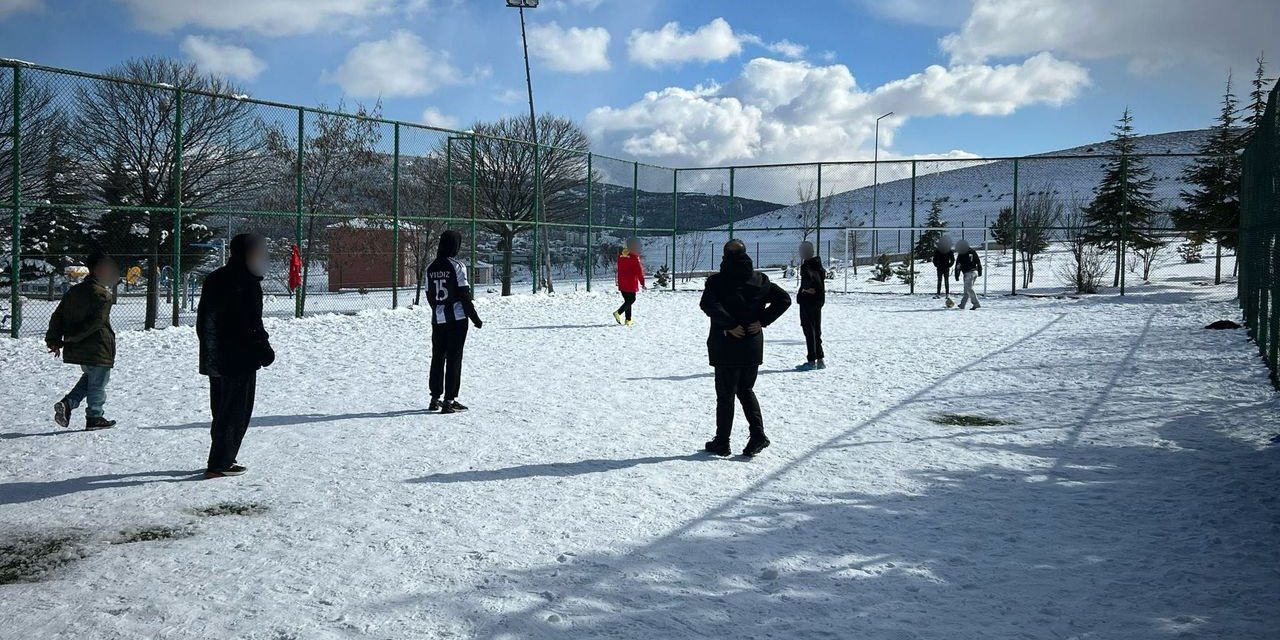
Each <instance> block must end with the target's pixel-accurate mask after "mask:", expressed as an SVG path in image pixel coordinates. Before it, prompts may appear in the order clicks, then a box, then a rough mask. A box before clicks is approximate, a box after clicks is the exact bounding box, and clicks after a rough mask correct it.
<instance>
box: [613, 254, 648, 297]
mask: <svg viewBox="0 0 1280 640" xmlns="http://www.w3.org/2000/svg"><path fill="white" fill-rule="evenodd" d="M642 287H644V263H642V262H640V256H639V255H637V254H634V253H631V252H630V251H628V250H626V249H623V250H622V254H621V255H619V256H618V291H621V292H622V293H636V292H638V291H640V289H641V288H642Z"/></svg>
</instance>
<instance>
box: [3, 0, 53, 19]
mask: <svg viewBox="0 0 1280 640" xmlns="http://www.w3.org/2000/svg"><path fill="white" fill-rule="evenodd" d="M43 8H44V0H0V20H4V19H5V18H8V17H9V16H11V15H14V14H18V13H23V12H26V11H39V10H41V9H43Z"/></svg>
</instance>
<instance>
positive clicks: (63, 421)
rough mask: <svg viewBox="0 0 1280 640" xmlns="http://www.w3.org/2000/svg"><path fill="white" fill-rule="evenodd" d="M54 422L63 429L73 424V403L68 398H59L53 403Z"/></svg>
mask: <svg viewBox="0 0 1280 640" xmlns="http://www.w3.org/2000/svg"><path fill="white" fill-rule="evenodd" d="M53 423H54V424H56V425H58V426H59V427H62V428H63V429H66V428H67V425H69V424H71V405H69V404H67V401H66V400H59V401H58V402H56V403H55V404H54V405H53Z"/></svg>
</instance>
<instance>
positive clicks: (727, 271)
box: [720, 251, 755, 284]
mask: <svg viewBox="0 0 1280 640" xmlns="http://www.w3.org/2000/svg"><path fill="white" fill-rule="evenodd" d="M754 273H755V264H753V263H752V262H751V255H750V254H748V253H747V252H746V251H742V252H732V253H725V254H724V258H723V259H721V260H720V274H721V275H723V276H724V277H725V279H726V280H729V281H730V282H734V283H738V284H741V283H744V282H746V281H748V280H750V279H751V275H752V274H754Z"/></svg>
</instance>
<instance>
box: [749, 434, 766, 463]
mask: <svg viewBox="0 0 1280 640" xmlns="http://www.w3.org/2000/svg"><path fill="white" fill-rule="evenodd" d="M768 447H769V439H768V438H766V437H764V436H751V439H750V440H748V441H747V448H745V449H743V450H742V455H744V456H746V457H748V458H751V457H754V456H755V455H756V454H758V453H760V452H761V451H764V450H765V449H767V448H768Z"/></svg>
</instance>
